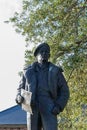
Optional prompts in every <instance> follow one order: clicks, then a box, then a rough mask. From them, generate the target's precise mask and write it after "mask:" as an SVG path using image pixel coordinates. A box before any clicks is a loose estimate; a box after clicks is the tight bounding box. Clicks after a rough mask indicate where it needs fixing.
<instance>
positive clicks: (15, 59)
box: [0, 0, 25, 111]
mask: <svg viewBox="0 0 87 130" xmlns="http://www.w3.org/2000/svg"><path fill="white" fill-rule="evenodd" d="M21 1H22V0H0V111H2V110H5V109H7V108H9V107H12V106H14V105H16V103H15V97H16V91H17V87H18V84H19V80H20V77H19V76H18V72H19V71H20V70H22V69H23V65H24V50H25V41H24V38H23V37H22V36H21V35H19V34H17V33H16V32H15V30H14V28H13V27H12V25H11V24H6V23H4V21H6V20H8V19H9V17H11V16H13V14H14V12H15V11H20V10H21Z"/></svg>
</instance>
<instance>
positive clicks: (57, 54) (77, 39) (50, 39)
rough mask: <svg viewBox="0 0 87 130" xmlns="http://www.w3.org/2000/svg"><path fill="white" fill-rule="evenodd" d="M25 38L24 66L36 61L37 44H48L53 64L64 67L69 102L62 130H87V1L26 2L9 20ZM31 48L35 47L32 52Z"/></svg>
mask: <svg viewBox="0 0 87 130" xmlns="http://www.w3.org/2000/svg"><path fill="white" fill-rule="evenodd" d="M9 22H12V23H13V25H14V26H15V29H16V32H18V33H21V34H22V35H23V36H25V40H26V45H27V49H26V51H25V63H26V65H27V64H30V63H31V62H33V61H34V60H35V58H33V51H34V48H35V47H36V45H37V43H39V42H43V41H47V43H48V44H49V45H50V47H51V58H50V60H51V61H53V62H54V63H56V64H60V65H62V67H63V69H64V74H65V77H66V79H67V81H68V85H69V88H70V99H69V102H68V104H67V106H66V108H65V110H64V111H63V113H61V114H60V115H59V116H58V122H59V130H68V129H69V130H77V129H78V130H86V129H87V101H86V100H87V99H86V97H87V1H86V0H72V1H71V0H49V1H48V0H44V1H42V0H32V1H29V0H23V10H22V12H21V13H17V12H16V13H15V14H14V16H13V18H10V20H9ZM29 46H33V47H32V50H30V49H29Z"/></svg>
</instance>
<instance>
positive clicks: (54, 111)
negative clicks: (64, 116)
mask: <svg viewBox="0 0 87 130" xmlns="http://www.w3.org/2000/svg"><path fill="white" fill-rule="evenodd" d="M52 113H53V114H54V115H57V114H59V113H60V110H59V108H58V107H56V106H54V108H53V110H52Z"/></svg>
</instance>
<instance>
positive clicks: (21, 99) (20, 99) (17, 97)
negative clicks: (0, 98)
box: [15, 94, 24, 105]
mask: <svg viewBox="0 0 87 130" xmlns="http://www.w3.org/2000/svg"><path fill="white" fill-rule="evenodd" d="M15 101H16V103H17V104H19V105H21V104H22V103H23V101H24V98H23V97H22V96H21V95H20V94H18V95H17V96H16V99H15Z"/></svg>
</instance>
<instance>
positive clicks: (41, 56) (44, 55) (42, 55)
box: [37, 46, 50, 63]
mask: <svg viewBox="0 0 87 130" xmlns="http://www.w3.org/2000/svg"><path fill="white" fill-rule="evenodd" d="M49 57H50V52H49V50H48V48H47V47H45V46H44V47H42V48H41V49H40V50H39V51H38V53H37V60H38V62H39V63H44V62H48V59H49Z"/></svg>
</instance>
